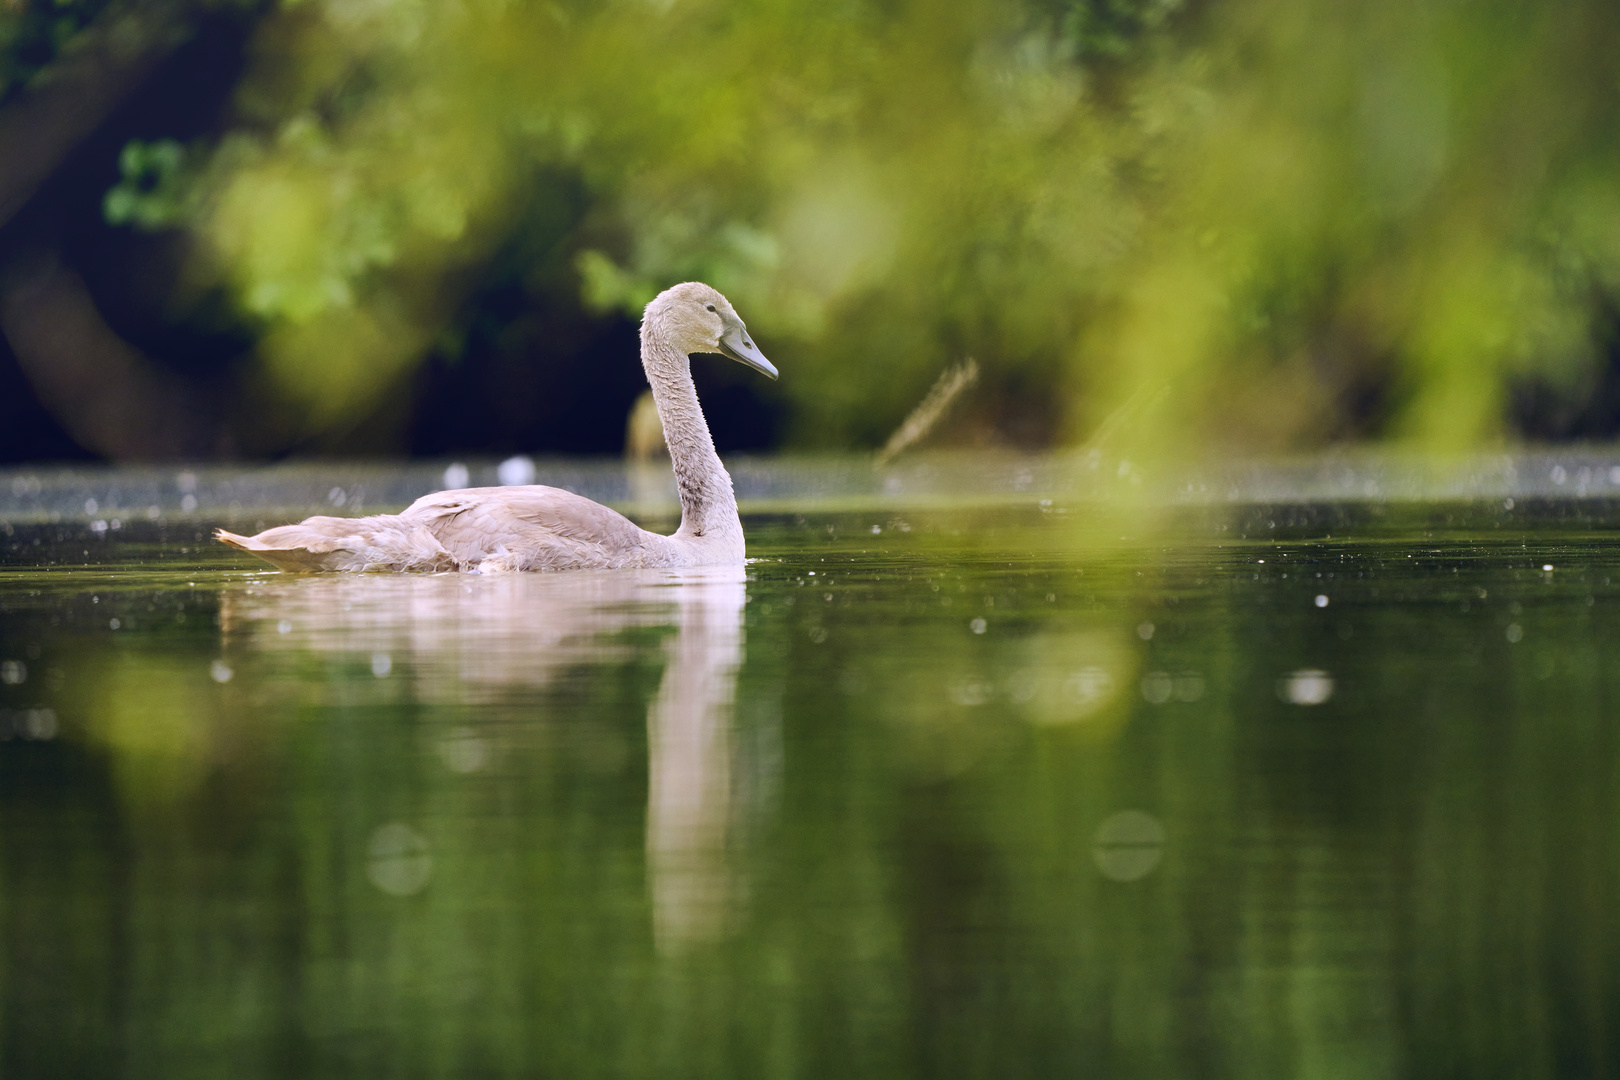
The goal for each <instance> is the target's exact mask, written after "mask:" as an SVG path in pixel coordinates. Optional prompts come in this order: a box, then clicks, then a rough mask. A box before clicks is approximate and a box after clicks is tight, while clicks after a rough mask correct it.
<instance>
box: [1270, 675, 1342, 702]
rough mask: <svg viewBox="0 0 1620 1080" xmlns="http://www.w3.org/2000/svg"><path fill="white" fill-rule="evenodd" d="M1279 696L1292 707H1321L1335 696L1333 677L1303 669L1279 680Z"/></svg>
mask: <svg viewBox="0 0 1620 1080" xmlns="http://www.w3.org/2000/svg"><path fill="white" fill-rule="evenodd" d="M1277 696H1278V697H1280V698H1282V699H1283V700H1284V701H1286V702H1288V703H1289V704H1291V705H1320V704H1322V703H1323V702H1324V701H1326V700H1327V699H1328V698H1330V697H1332V696H1333V676H1331V675H1329V674H1328V673H1327V672H1325V671H1321V670H1318V669H1316V668H1302V669H1300V670H1299V671H1294V672H1290V673H1289V674H1288V675H1286V676H1284V677H1283V678H1281V679H1278V680H1277Z"/></svg>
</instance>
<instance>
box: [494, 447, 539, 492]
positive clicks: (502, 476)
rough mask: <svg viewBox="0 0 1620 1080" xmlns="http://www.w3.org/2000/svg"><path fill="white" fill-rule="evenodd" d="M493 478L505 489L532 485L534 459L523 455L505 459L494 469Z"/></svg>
mask: <svg viewBox="0 0 1620 1080" xmlns="http://www.w3.org/2000/svg"><path fill="white" fill-rule="evenodd" d="M495 476H496V478H497V479H499V480H500V482H501V484H502V485H503V486H505V487H517V486H519V485H522V484H532V483H534V476H535V472H534V459H533V458H531V457H527V456H525V455H523V454H517V455H515V456H513V457H509V458H507V459H506V460H505V461H503V462H501V463H500V464H499V465H498V466H496V467H495Z"/></svg>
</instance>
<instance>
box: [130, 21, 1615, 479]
mask: <svg viewBox="0 0 1620 1080" xmlns="http://www.w3.org/2000/svg"><path fill="white" fill-rule="evenodd" d="M1617 43H1620V14H1616V12H1615V11H1614V10H1613V9H1612V6H1611V5H1608V4H1605V3H1601V2H1599V0H1575V2H1572V3H1568V4H1562V5H1547V6H1542V7H1536V8H1524V7H1522V6H1520V5H1515V4H1508V3H1505V2H1502V0H1467V2H1463V3H1454V2H1449V0H1448V2H1445V3H1442V2H1440V0H1368V2H1365V3H1360V4H1356V5H1350V6H1346V5H1342V4H1338V3H1334V2H1332V0H1289V2H1283V0H1219V2H1215V3H1210V4H1207V5H1201V6H1199V7H1198V8H1197V9H1196V10H1189V11H1181V10H1180V7H1179V5H1178V4H1176V3H1174V2H1173V0H1071V2H1054V0H1027V2H1025V3H1018V2H1015V0H966V2H952V3H945V2H943V0H921V2H918V3H915V4H910V5H890V4H883V3H878V2H876V0H842V2H840V3H835V4H828V3H825V2H811V0H754V2H751V3H747V4H741V5H719V4H711V3H663V4H659V3H631V2H624V3H602V4H587V3H582V2H580V3H569V4H549V5H543V6H532V5H512V4H502V3H495V2H492V0H478V2H472V3H466V4H457V5H440V4H397V5H375V6H372V5H356V4H352V3H338V2H337V0H304V2H302V3H298V4H288V5H286V6H285V7H284V8H283V9H282V10H280V11H279V12H278V13H276V14H274V15H273V16H271V17H270V18H269V19H268V20H267V21H266V23H265V24H264V26H263V28H262V29H261V31H260V34H259V38H258V42H257V46H256V54H255V55H256V60H255V62H254V65H253V67H252V70H251V71H250V73H249V74H248V76H247V77H246V79H245V81H244V82H243V84H242V86H241V87H240V91H239V95H238V104H239V123H238V124H237V126H236V127H235V128H234V129H233V130H232V131H231V132H229V133H228V134H227V135H226V136H225V137H224V138H222V139H221V140H220V141H219V143H218V145H217V146H215V147H213V148H212V149H211V151H209V152H208V153H207V154H205V155H203V156H202V158H200V159H199V161H198V164H197V168H196V171H195V173H188V172H185V171H179V172H171V173H164V174H162V176H163V177H172V176H175V175H182V176H185V177H186V179H185V180H184V181H183V182H180V183H179V184H178V185H177V186H175V185H172V184H170V181H169V180H167V179H163V178H158V179H155V180H148V179H145V178H146V177H149V176H153V177H156V176H157V175H158V173H159V172H160V171H161V170H160V168H159V166H158V165H156V164H154V163H152V162H149V161H146V160H144V159H143V161H142V163H141V164H140V168H137V169H135V170H133V173H132V171H131V170H129V169H126V179H125V181H124V183H122V184H121V185H120V187H119V188H118V189H115V193H114V196H116V197H117V198H118V199H122V200H125V201H121V202H118V203H117V210H116V213H118V214H128V215H130V216H129V217H127V218H126V219H123V220H130V221H132V222H133V221H136V220H137V218H136V216H135V214H136V211H135V210H134V207H136V206H147V205H159V204H161V207H162V209H161V210H155V211H153V214H154V215H155V216H153V217H151V218H150V220H147V221H143V222H142V223H145V224H151V223H155V222H161V221H170V220H175V219H176V216H177V215H178V216H179V217H181V218H183V219H184V220H185V221H186V223H187V225H188V226H189V227H190V228H192V229H194V230H196V232H197V233H198V234H199V235H200V236H201V237H202V238H203V239H205V240H206V241H207V243H206V245H205V250H206V251H207V253H208V255H207V258H208V260H209V265H210V267H211V272H212V273H213V274H215V275H216V276H217V277H218V279H219V280H222V281H224V282H226V283H228V284H229V285H230V287H231V288H232V290H233V292H234V295H235V296H237V298H238V300H239V303H240V304H241V305H242V307H243V308H244V309H245V310H247V311H249V312H251V313H252V314H253V315H254V316H256V317H257V318H259V319H262V320H264V321H265V324H266V325H267V326H268V327H269V330H268V332H267V334H266V336H265V338H264V339H263V342H262V344H261V350H260V351H261V355H262V357H263V360H264V363H265V365H266V368H267V370H268V371H269V372H270V374H271V375H272V383H273V385H276V386H279V387H280V390H281V392H282V393H283V394H285V395H286V396H288V397H290V398H291V399H293V400H295V401H301V402H304V403H306V404H307V405H308V406H309V409H308V415H309V419H310V423H311V425H312V426H314V427H320V426H323V425H330V424H335V423H339V422H341V421H342V420H343V419H344V418H346V417H351V416H352V415H353V414H355V413H356V412H359V411H363V410H364V409H366V408H367V407H369V405H370V404H371V403H372V402H373V401H375V400H376V398H377V397H378V396H379V395H380V394H381V393H383V392H384V391H385V390H386V389H387V388H388V387H389V386H390V385H391V384H392V383H393V382H394V381H396V380H398V379H399V378H401V377H403V375H404V374H405V373H406V372H407V371H408V370H409V369H410V368H411V367H412V366H413V365H414V364H415V363H416V362H417V361H418V360H419V359H420V358H421V357H422V355H423V354H424V352H425V351H426V350H427V349H428V348H430V347H431V343H432V342H433V341H435V340H438V339H439V338H440V337H441V335H442V333H443V331H444V329H445V327H446V326H447V325H449V324H451V323H453V322H454V320H455V318H456V315H457V311H458V307H459V305H460V304H461V303H462V302H463V300H464V298H465V297H464V293H465V289H466V284H465V283H466V281H467V271H468V270H469V269H471V268H475V267H478V266H480V265H483V264H484V263H485V262H486V261H487V260H489V259H490V258H491V256H492V253H493V252H494V251H496V250H497V249H498V248H503V247H504V246H506V245H509V244H510V243H511V242H512V240H513V239H514V236H513V234H514V232H520V231H521V230H522V229H524V228H525V227H527V226H526V225H525V222H526V221H528V220H530V218H529V217H526V216H525V215H526V214H528V211H527V210H526V194H527V193H528V192H529V191H530V190H531V189H533V188H534V186H535V185H536V184H537V183H539V182H540V180H541V179H542V178H544V177H546V176H548V175H558V174H567V175H571V176H573V177H575V178H577V179H578V181H579V182H580V183H581V184H583V185H584V188H585V190H586V191H587V192H588V204H587V206H586V208H585V209H584V211H583V212H582V213H581V214H579V215H578V216H577V219H576V220H575V221H574V222H573V223H572V225H571V226H570V231H569V235H568V239H567V240H566V241H565V243H564V246H565V247H566V248H567V250H568V252H571V254H569V255H567V258H568V259H570V260H571V261H572V265H573V267H574V269H575V272H576V281H577V287H579V288H580V289H581V290H582V295H583V297H584V299H585V300H586V301H587V302H588V303H589V304H590V305H592V306H595V307H596V308H598V309H619V310H622V311H625V312H628V313H631V314H635V313H637V312H638V311H639V308H640V307H641V306H642V305H643V304H644V303H645V302H646V300H647V299H648V298H650V297H651V296H652V295H653V294H655V293H656V292H657V291H658V290H659V289H660V288H662V287H664V286H666V285H668V284H671V283H673V282H675V281H678V280H682V279H688V278H701V279H703V280H706V281H709V282H710V283H711V284H713V285H715V286H716V287H717V288H719V289H721V290H722V291H723V292H726V293H727V294H728V295H729V296H730V297H731V298H732V299H733V300H734V301H735V302H736V304H737V305H738V308H739V310H741V311H742V312H743V313H744V315H745V316H746V317H747V318H748V319H749V321H750V325H751V326H753V327H755V329H756V331H757V332H758V334H759V335H760V337H761V339H762V340H763V342H765V343H766V345H767V346H768V348H769V349H770V350H771V352H772V353H773V355H775V356H777V357H779V358H780V359H781V360H782V361H783V363H782V367H783V371H784V374H785V378H784V379H783V381H782V383H781V384H780V386H779V387H776V388H773V390H772V392H779V393H782V394H785V395H787V396H788V398H789V404H790V406H791V408H790V412H789V416H790V420H791V428H790V437H791V438H792V439H793V440H795V441H797V442H799V443H801V444H809V445H815V444H821V445H850V444H857V445H859V444H868V445H873V444H877V443H879V442H881V440H882V439H883V438H884V436H885V435H886V434H887V433H888V431H889V430H891V429H892V428H893V426H894V425H895V424H897V423H898V422H899V420H900V418H901V417H902V416H904V415H905V413H906V411H907V409H909V408H910V407H911V405H913V404H914V403H915V402H916V401H917V400H918V399H920V397H921V396H922V394H923V392H924V391H925V390H926V389H927V387H928V386H929V385H930V384H931V383H932V381H933V380H934V378H935V377H936V376H937V374H938V373H939V371H940V370H941V369H943V368H944V367H945V366H946V365H947V364H948V363H950V362H953V361H955V360H957V359H959V358H960V357H962V356H963V355H972V356H974V357H976V358H977V359H978V360H979V361H980V363H981V365H982V366H983V369H984V372H985V381H984V391H983V392H982V393H981V395H980V397H979V401H978V403H977V406H976V407H977V417H976V421H977V423H979V424H980V426H981V427H982V428H986V429H993V430H994V431H996V432H999V437H1011V438H1016V439H1025V440H1035V441H1042V440H1050V439H1064V438H1073V439H1084V438H1086V437H1088V436H1089V435H1090V434H1091V433H1092V432H1094V431H1096V430H1097V429H1098V428H1099V426H1100V425H1102V424H1103V423H1104V421H1105V419H1106V418H1107V417H1109V416H1110V415H1116V414H1117V412H1118V410H1119V409H1120V408H1121V406H1122V405H1123V404H1124V403H1127V402H1132V401H1138V400H1141V399H1142V398H1143V395H1144V394H1146V395H1148V396H1149V397H1151V398H1152V399H1153V400H1155V401H1158V402H1160V404H1159V405H1158V406H1157V407H1155V408H1153V409H1148V410H1143V411H1141V413H1140V415H1137V416H1135V417H1133V419H1132V420H1131V422H1130V423H1128V424H1125V425H1120V427H1121V433H1120V435H1119V437H1120V438H1122V439H1124V440H1126V441H1127V442H1133V443H1135V444H1137V445H1138V446H1139V448H1140V452H1144V453H1153V452H1172V451H1174V450H1176V449H1177V448H1186V447H1189V446H1199V445H1207V444H1210V443H1216V444H1219V443H1233V444H1237V445H1240V446H1245V447H1250V448H1264V447H1286V446H1296V445H1302V444H1311V443H1315V442H1320V441H1322V440H1324V439H1330V438H1336V437H1344V436H1349V435H1356V434H1361V433H1366V432H1372V433H1376V434H1388V435H1396V436H1404V437H1410V438H1412V439H1415V440H1418V441H1420V442H1422V443H1424V444H1427V445H1431V446H1437V447H1455V446H1463V445H1468V444H1472V443H1476V442H1479V441H1480V440H1489V439H1492V438H1495V437H1498V436H1499V435H1500V434H1501V433H1502V431H1503V429H1504V424H1505V416H1506V414H1505V400H1506V395H1507V393H1508V391H1509V390H1510V389H1511V387H1512V386H1513V385H1515V383H1516V382H1518V381H1521V380H1524V379H1528V378H1535V379H1540V380H1550V381H1553V382H1559V381H1565V382H1573V381H1574V380H1577V379H1578V378H1580V377H1582V376H1583V375H1584V374H1586V373H1588V372H1590V370H1591V369H1592V367H1593V365H1594V363H1595V362H1596V361H1597V359H1598V357H1597V354H1596V349H1595V346H1594V341H1595V340H1596V330H1597V329H1598V327H1597V325H1596V323H1595V321H1594V320H1595V319H1596V318H1597V315H1598V313H1599V312H1600V311H1601V310H1602V308H1603V304H1604V303H1605V302H1612V299H1613V296H1614V292H1615V288H1616V285H1617V283H1620V229H1617V227H1616V225H1615V224H1614V223H1615V222H1616V221H1617V220H1620V214H1617V211H1620V205H1617V196H1616V195H1615V194H1614V192H1615V191H1616V190H1620V189H1617V188H1616V185H1615V184H1614V179H1615V173H1616V169H1615V165H1616V162H1615V152H1614V151H1613V149H1612V147H1613V146H1615V145H1617V143H1616V140H1615V138H1614V135H1615V134H1616V132H1615V119H1616V115H1617V113H1616V108H1617V105H1620V100H1617V94H1616V89H1617V87H1616V83H1615V80H1614V78H1613V75H1612V72H1611V70H1610V58H1611V57H1612V55H1613V51H1614V46H1615V45H1616V44H1617ZM132 175H134V177H135V179H133V180H132V179H131V176H132ZM147 183H149V184H151V189H150V190H151V192H152V193H153V194H151V195H142V196H140V197H139V198H135V197H133V196H131V197H130V198H129V199H125V197H124V196H118V195H117V192H119V191H133V190H134V188H133V187H132V186H131V185H136V186H138V185H140V184H147ZM165 185H170V186H171V187H173V188H174V189H173V190H170V187H166V186H165ZM158 193H162V194H161V195H160V194H158ZM114 196H109V205H108V212H109V216H113V215H114V214H115V206H114ZM115 219H118V218H116V217H115ZM554 279H555V275H551V276H550V277H548V278H547V280H548V281H550V280H554ZM535 377H536V378H544V377H545V375H544V373H543V372H536V375H535ZM1367 401H1371V402H1373V404H1372V405H1371V406H1368V405H1366V404H1365V402H1367ZM1358 403H1359V404H1358Z"/></svg>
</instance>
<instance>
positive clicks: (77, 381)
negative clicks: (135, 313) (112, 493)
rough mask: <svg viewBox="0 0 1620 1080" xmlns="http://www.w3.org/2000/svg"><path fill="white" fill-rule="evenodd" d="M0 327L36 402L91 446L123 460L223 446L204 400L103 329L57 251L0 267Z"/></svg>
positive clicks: (22, 257)
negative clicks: (37, 398) (59, 258)
mask: <svg viewBox="0 0 1620 1080" xmlns="http://www.w3.org/2000/svg"><path fill="white" fill-rule="evenodd" d="M0 331H3V332H4V334H5V337H6V341H7V342H8V343H9V344H10V345H11V350H12V353H13V354H14V355H15V356H16V358H17V363H18V365H19V366H20V367H21V368H22V370H23V374H24V375H25V376H26V377H27V379H28V381H29V383H30V384H31V385H32V387H33V389H34V392H35V394H36V395H37V396H38V397H39V400H40V402H41V403H42V404H43V405H44V406H45V407H46V408H47V409H48V410H49V411H50V413H51V415H52V416H54V417H55V418H56V420H57V421H58V422H59V423H61V425H62V426H63V427H64V428H66V429H67V431H68V433H69V434H70V435H72V436H73V438H74V439H75V440H76V441H77V442H78V443H79V444H80V445H81V446H84V447H86V448H87V449H90V450H94V451H96V452H97V453H100V454H103V455H105V456H106V457H108V458H112V459H114V460H119V461H131V460H135V461H139V460H150V459H162V458H178V457H185V456H197V455H201V454H206V453H209V452H212V451H215V450H217V449H219V446H218V434H219V433H218V432H217V431H215V430H214V422H213V421H212V420H211V419H210V414H209V407H208V403H207V402H206V401H205V400H204V399H203V398H202V397H201V396H200V395H199V394H198V393H197V391H196V390H195V388H194V387H193V386H192V385H191V384H189V383H188V382H186V381H185V380H183V379H181V378H179V377H177V376H174V375H171V374H169V373H167V372H165V371H164V370H162V369H160V368H158V367H157V366H155V365H154V364H153V363H152V362H151V361H150V360H148V359H147V358H146V357H145V356H142V355H141V353H140V352H139V351H138V350H136V349H134V348H132V347H131V346H130V345H129V344H128V343H127V342H126V341H124V340H123V339H122V338H120V337H119V336H118V335H117V334H116V333H114V332H113V330H112V329H111V328H110V327H108V325H107V323H106V322H105V320H103V319H102V317H101V313H100V312H99V311H97V310H96V306H95V302H94V300H92V299H91V296H90V293H89V290H88V289H86V288H85V285H84V281H83V279H82V278H80V277H79V275H78V274H76V273H74V272H73V271H72V270H70V269H68V268H67V267H65V266H63V265H62V264H61V262H60V261H59V260H58V259H57V257H56V256H55V255H54V254H53V253H48V252H36V253H34V254H32V255H27V254H24V255H20V256H17V255H14V256H13V258H12V259H11V261H10V264H9V265H8V266H5V267H3V268H0Z"/></svg>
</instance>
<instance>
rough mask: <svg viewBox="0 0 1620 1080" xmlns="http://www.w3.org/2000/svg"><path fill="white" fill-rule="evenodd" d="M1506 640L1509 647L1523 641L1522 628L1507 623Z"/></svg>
mask: <svg viewBox="0 0 1620 1080" xmlns="http://www.w3.org/2000/svg"><path fill="white" fill-rule="evenodd" d="M1507 639H1508V644H1510V645H1517V644H1518V643H1519V642H1521V641H1523V640H1524V627H1522V626H1520V625H1519V624H1518V623H1508V628H1507Z"/></svg>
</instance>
